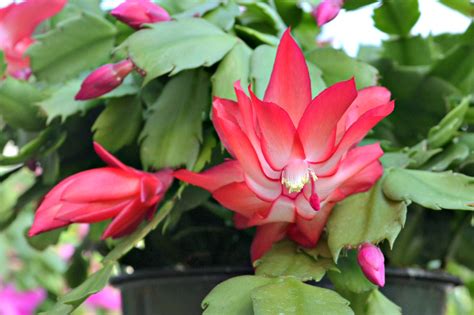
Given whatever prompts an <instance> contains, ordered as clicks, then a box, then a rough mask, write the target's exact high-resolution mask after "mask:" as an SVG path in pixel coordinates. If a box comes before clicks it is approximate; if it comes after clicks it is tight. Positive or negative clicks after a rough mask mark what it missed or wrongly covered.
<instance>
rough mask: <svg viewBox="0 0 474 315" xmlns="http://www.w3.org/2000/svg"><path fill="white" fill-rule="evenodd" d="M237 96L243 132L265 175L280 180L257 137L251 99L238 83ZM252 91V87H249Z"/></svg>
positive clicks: (235, 86) (236, 84)
mask: <svg viewBox="0 0 474 315" xmlns="http://www.w3.org/2000/svg"><path fill="white" fill-rule="evenodd" d="M234 88H235V94H236V95H237V100H238V106H239V110H240V114H241V117H242V130H243V131H244V133H245V134H246V135H247V137H248V138H249V141H250V143H251V144H252V147H253V148H254V150H255V153H256V154H257V157H258V160H259V161H260V165H261V166H262V169H263V172H264V173H265V175H266V176H267V177H269V178H271V179H279V178H280V172H278V171H276V170H275V169H273V168H272V167H271V166H270V165H269V163H268V161H267V160H266V158H265V156H264V154H263V152H262V145H261V142H260V139H259V138H258V137H257V132H256V130H255V126H256V114H255V111H254V109H253V104H252V101H251V100H250V98H249V97H248V96H247V95H246V94H245V93H244V91H243V90H242V88H241V87H240V82H236V83H235V84H234ZM249 91H250V87H249Z"/></svg>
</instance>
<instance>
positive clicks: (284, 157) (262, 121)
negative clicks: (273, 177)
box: [251, 93, 296, 170]
mask: <svg viewBox="0 0 474 315" xmlns="http://www.w3.org/2000/svg"><path fill="white" fill-rule="evenodd" d="M251 96H252V103H253V105H254V108H255V111H256V114H257V120H258V125H259V127H260V128H259V130H260V132H261V143H262V152H263V154H264V156H265V158H266V160H267V161H268V163H269V164H270V166H271V167H272V168H273V169H275V170H281V169H282V168H284V167H285V165H286V164H287V162H288V160H289V159H290V156H291V152H292V148H293V143H294V141H295V136H296V129H295V126H294V125H293V122H292V121H291V118H290V116H288V113H287V112H285V110H283V109H282V108H281V107H279V106H278V105H275V104H273V103H269V102H262V101H260V100H259V99H258V98H257V97H256V96H255V95H254V94H253V93H251Z"/></svg>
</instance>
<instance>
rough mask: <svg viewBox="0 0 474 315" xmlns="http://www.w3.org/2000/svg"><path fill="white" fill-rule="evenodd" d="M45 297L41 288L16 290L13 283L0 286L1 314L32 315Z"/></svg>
mask: <svg viewBox="0 0 474 315" xmlns="http://www.w3.org/2000/svg"><path fill="white" fill-rule="evenodd" d="M45 299H46V292H45V290H43V289H35V290H30V291H23V292H21V291H17V290H16V288H15V286H14V285H13V284H7V285H6V286H4V287H3V288H0V314H1V315H33V314H35V312H34V311H35V309H36V308H37V307H38V305H40V304H41V303H42V302H43V301H44V300H45Z"/></svg>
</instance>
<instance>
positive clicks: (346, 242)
mask: <svg viewBox="0 0 474 315" xmlns="http://www.w3.org/2000/svg"><path fill="white" fill-rule="evenodd" d="M389 174H390V173H389ZM385 181H386V179H385V180H384V179H381V180H379V182H378V183H377V184H375V186H374V187H372V189H371V190H369V191H368V192H365V193H360V194H357V195H354V196H351V197H349V198H347V199H345V200H344V201H342V202H340V203H338V204H337V205H336V207H335V208H334V210H333V212H332V215H331V216H330V218H329V221H328V223H327V230H328V235H329V236H328V245H329V248H330V250H331V253H332V255H333V257H334V259H335V260H336V261H337V258H338V257H339V253H340V251H341V249H342V248H344V247H347V246H349V247H357V246H358V245H360V244H362V243H365V242H368V243H378V242H381V241H383V240H385V239H387V240H388V241H389V242H390V244H391V245H393V242H394V241H395V239H396V238H397V236H398V233H400V230H401V229H402V227H403V225H404V224H405V217H406V204H405V203H404V202H402V200H403V199H395V200H400V201H393V200H389V199H387V198H386V197H385V195H384V193H383V192H382V185H384V187H387V185H386V183H385Z"/></svg>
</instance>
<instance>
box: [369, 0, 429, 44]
mask: <svg viewBox="0 0 474 315" xmlns="http://www.w3.org/2000/svg"><path fill="white" fill-rule="evenodd" d="M419 17H420V11H419V10H418V0H383V1H382V5H381V6H380V7H379V8H377V9H375V11H374V22H375V27H377V28H378V29H379V30H381V31H382V32H385V33H388V34H393V35H401V36H405V35H408V33H410V30H411V28H412V27H413V26H414V25H415V23H416V21H418V18H419Z"/></svg>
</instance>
